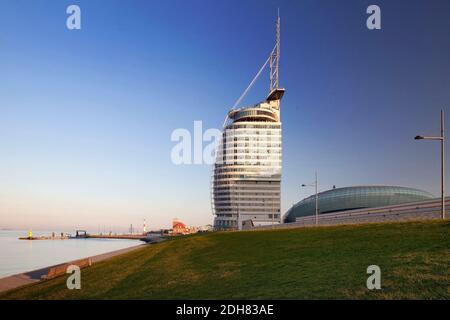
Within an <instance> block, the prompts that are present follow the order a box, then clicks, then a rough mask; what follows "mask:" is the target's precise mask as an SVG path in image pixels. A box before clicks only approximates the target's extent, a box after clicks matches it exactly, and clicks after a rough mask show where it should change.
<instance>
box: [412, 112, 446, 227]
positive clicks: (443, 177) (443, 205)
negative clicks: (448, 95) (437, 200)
mask: <svg viewBox="0 0 450 320" xmlns="http://www.w3.org/2000/svg"><path fill="white" fill-rule="evenodd" d="M414 140H439V141H441V216H442V219H443V220H444V219H445V160H444V142H445V135H444V110H441V135H440V136H437V137H426V136H416V137H415V138H414Z"/></svg>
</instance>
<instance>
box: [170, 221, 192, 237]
mask: <svg viewBox="0 0 450 320" xmlns="http://www.w3.org/2000/svg"><path fill="white" fill-rule="evenodd" d="M189 233H190V230H189V228H188V227H187V226H186V225H185V224H184V223H183V222H181V221H180V220H179V219H173V222H172V234H173V235H180V234H189Z"/></svg>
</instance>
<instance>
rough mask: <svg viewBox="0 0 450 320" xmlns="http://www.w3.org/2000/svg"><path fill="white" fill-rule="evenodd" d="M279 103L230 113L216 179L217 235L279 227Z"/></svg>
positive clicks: (223, 136) (213, 185)
mask: <svg viewBox="0 0 450 320" xmlns="http://www.w3.org/2000/svg"><path fill="white" fill-rule="evenodd" d="M280 99H281V97H280V98H278V99H275V100H267V101H265V102H262V103H260V104H258V105H256V106H252V107H247V108H242V109H237V110H231V111H230V112H229V113H228V118H227V122H226V123H225V126H224V130H223V134H222V141H221V143H220V146H219V148H218V150H217V156H216V164H215V166H214V172H213V179H212V205H213V212H214V214H215V219H214V228H215V229H216V230H226V229H237V228H238V225H242V222H243V221H248V220H252V223H253V224H254V225H263V224H271V223H280V222H281V216H280V183H281V122H280V111H279V108H280Z"/></svg>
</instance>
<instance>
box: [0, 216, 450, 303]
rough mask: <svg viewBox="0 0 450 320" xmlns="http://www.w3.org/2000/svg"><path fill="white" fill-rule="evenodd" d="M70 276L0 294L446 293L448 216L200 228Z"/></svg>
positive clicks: (449, 281)
mask: <svg viewBox="0 0 450 320" xmlns="http://www.w3.org/2000/svg"><path fill="white" fill-rule="evenodd" d="M369 265H378V266H379V267H380V268H381V272H382V275H381V285H382V289H381V290H375V291H369V290H368V289H367V288H366V280H367V277H368V276H369V275H368V274H366V270H367V267H368V266H369ZM66 278H67V277H65V276H64V277H60V278H57V279H54V280H50V281H46V282H41V283H38V284H34V285H30V286H27V287H25V288H22V289H17V290H14V291H10V292H8V293H6V294H3V295H0V299H449V298H450V222H438V221H432V222H411V223H395V224H394V223H392V224H368V225H359V226H339V227H321V228H308V229H290V230H271V231H253V232H251V231H250V232H231V233H209V234H199V235H194V236H188V237H182V238H176V239H173V240H168V241H166V242H162V243H159V244H155V245H148V246H145V247H143V248H142V249H138V250H136V251H134V252H130V253H127V254H124V255H122V256H119V257H116V258H113V259H111V260H108V261H104V262H101V263H99V264H96V265H93V266H92V267H90V268H87V269H83V270H82V273H81V284H82V288H81V290H68V289H67V287H66V283H65V282H66Z"/></svg>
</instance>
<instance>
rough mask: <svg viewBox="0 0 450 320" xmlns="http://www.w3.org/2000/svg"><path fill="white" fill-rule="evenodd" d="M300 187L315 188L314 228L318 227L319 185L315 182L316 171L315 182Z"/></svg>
mask: <svg viewBox="0 0 450 320" xmlns="http://www.w3.org/2000/svg"><path fill="white" fill-rule="evenodd" d="M302 187H315V188H316V226H317V225H319V193H318V189H319V183H318V181H317V171H316V180H315V182H314V183H311V184H302Z"/></svg>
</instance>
